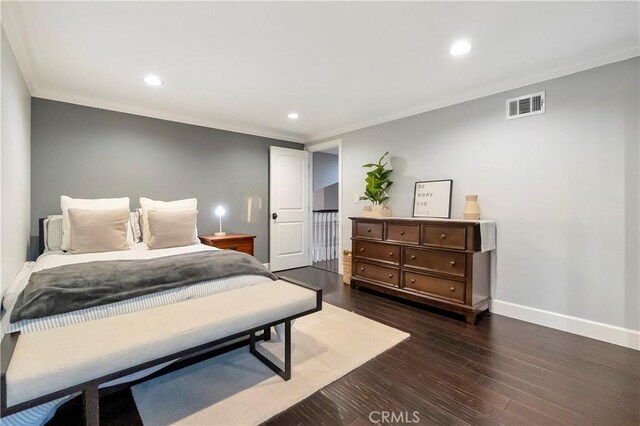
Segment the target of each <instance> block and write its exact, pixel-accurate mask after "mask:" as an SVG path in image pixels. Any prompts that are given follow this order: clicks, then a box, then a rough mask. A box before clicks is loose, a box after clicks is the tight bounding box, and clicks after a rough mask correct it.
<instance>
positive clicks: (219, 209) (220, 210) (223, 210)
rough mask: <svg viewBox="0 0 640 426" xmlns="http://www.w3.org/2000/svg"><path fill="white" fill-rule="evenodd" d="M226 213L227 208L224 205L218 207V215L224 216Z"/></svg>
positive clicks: (216, 212)
mask: <svg viewBox="0 0 640 426" xmlns="http://www.w3.org/2000/svg"><path fill="white" fill-rule="evenodd" d="M225 213H226V210H225V209H224V207H222V206H218V207H216V211H215V214H216V216H218V217H222V216H224V214H225Z"/></svg>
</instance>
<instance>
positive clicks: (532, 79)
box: [307, 48, 640, 143]
mask: <svg viewBox="0 0 640 426" xmlns="http://www.w3.org/2000/svg"><path fill="white" fill-rule="evenodd" d="M637 56H640V51H639V50H638V49H635V48H634V49H628V50H623V51H620V52H617V53H615V54H613V55H608V56H605V57H602V58H597V59H590V60H588V61H585V62H581V63H579V64H576V65H572V66H568V67H562V68H558V69H555V70H553V71H550V72H546V73H541V74H537V75H532V76H529V77H525V78H521V79H512V80H506V81H503V82H501V83H500V84H496V85H493V86H490V87H487V88H483V89H480V90H472V91H469V92H467V93H464V94H462V95H459V96H454V97H451V98H448V99H444V100H442V101H438V102H432V103H429V104H426V105H423V106H421V107H418V108H412V109H409V110H405V111H402V112H398V113H394V114H389V115H386V116H382V117H378V118H375V119H371V120H363V121H360V122H357V123H354V124H350V125H347V126H343V127H339V128H336V129H334V130H331V131H327V132H321V133H316V134H314V135H311V136H310V137H309V140H308V142H307V143H312V142H318V141H321V140H323V139H328V138H333V137H336V136H340V135H344V134H345V133H349V132H353V131H356V130H361V129H365V128H367V127H372V126H376V125H378V124H383V123H388V122H390V121H395V120H399V119H401V118H406V117H411V116H414V115H418V114H423V113H425V112H429V111H433V110H436V109H440V108H446V107H448V106H452V105H456V104H460V103H463V102H468V101H472V100H474V99H479V98H484V97H486V96H491V95H495V94H498V93H503V92H506V91H509V90H514V89H519V88H522V87H525V86H530V85H532V84H537V83H542V82H544V81H547V80H552V79H554V78H559V77H564V76H567V75H570V74H575V73H578V72H581V71H586V70H588V69H591V68H597V67H600V66H604V65H608V64H612V63H615V62H620V61H624V60H626V59H631V58H635V57H637Z"/></svg>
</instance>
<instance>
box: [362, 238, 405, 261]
mask: <svg viewBox="0 0 640 426" xmlns="http://www.w3.org/2000/svg"><path fill="white" fill-rule="evenodd" d="M355 243H356V244H355V246H356V251H355V253H354V255H355V256H356V257H362V258H365V259H373V260H379V261H381V262H391V263H394V264H396V265H397V264H398V263H400V246H394V245H392V244H381V243H372V242H368V241H356V242H355Z"/></svg>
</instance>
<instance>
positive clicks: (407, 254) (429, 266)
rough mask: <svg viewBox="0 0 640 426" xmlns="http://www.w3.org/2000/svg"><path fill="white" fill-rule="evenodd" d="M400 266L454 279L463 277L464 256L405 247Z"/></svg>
mask: <svg viewBox="0 0 640 426" xmlns="http://www.w3.org/2000/svg"><path fill="white" fill-rule="evenodd" d="M402 265H403V266H406V267H411V268H419V269H424V270H426V271H432V272H440V273H443V274H448V275H454V276H456V277H464V276H465V255H464V254H463V253H456V252H450V251H437V250H423V249H422V250H421V249H414V248H411V247H406V248H405V249H404V255H403V257H402Z"/></svg>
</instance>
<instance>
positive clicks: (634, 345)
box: [490, 300, 640, 351]
mask: <svg viewBox="0 0 640 426" xmlns="http://www.w3.org/2000/svg"><path fill="white" fill-rule="evenodd" d="M490 310H491V312H493V313H495V314H499V315H504V316H506V317H511V318H516V319H519V320H522V321H527V322H531V323H534V324H538V325H543V326H545V327H550V328H555V329H557V330H562V331H566V332H569V333H574V334H579V335H580V336H585V337H590V338H592V339H597V340H602V341H604V342H608V343H613V344H615V345H620V346H625V347H627V348H631V349H635V350H637V351H640V331H636V330H631V329H628V328H623V327H616V326H613V325H609V324H604V323H601V322H596V321H591V320H586V319H583V318H578V317H572V316H569V315H564V314H558V313H555V312H550V311H544V310H542V309H537V308H532V307H529V306H523V305H518V304H516V303H511V302H505V301H502V300H492V301H491V309H490Z"/></svg>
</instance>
